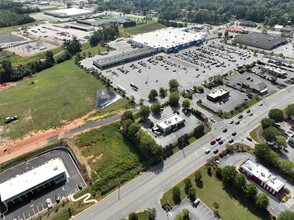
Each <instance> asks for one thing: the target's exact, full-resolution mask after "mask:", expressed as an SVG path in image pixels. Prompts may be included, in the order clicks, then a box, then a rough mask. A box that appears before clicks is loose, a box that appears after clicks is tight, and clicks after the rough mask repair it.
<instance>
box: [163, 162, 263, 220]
mask: <svg viewBox="0 0 294 220" xmlns="http://www.w3.org/2000/svg"><path fill="white" fill-rule="evenodd" d="M200 171H201V173H202V181H203V187H202V188H199V187H196V186H195V181H194V173H193V174H192V175H190V176H189V177H188V178H190V179H191V182H192V184H193V186H194V187H196V195H197V197H199V198H200V200H201V201H202V202H204V203H205V204H206V205H207V206H208V207H209V208H210V209H211V210H213V205H212V204H213V203H214V202H216V203H218V204H219V209H218V211H219V214H220V217H221V219H225V220H236V219H238V220H258V219H268V218H267V217H265V216H256V215H255V214H254V213H252V212H251V211H250V210H249V209H248V208H247V207H244V206H243V205H242V204H241V203H240V202H239V201H238V200H237V199H235V198H234V196H232V195H229V194H228V193H227V192H226V191H225V190H224V189H223V185H222V182H221V181H219V180H218V179H217V178H216V177H215V175H214V174H213V175H212V176H209V175H208V174H207V171H206V169H205V167H202V168H200ZM177 186H178V187H179V188H180V189H181V198H182V199H184V197H185V192H184V180H183V181H181V182H180V183H178V184H177ZM165 203H169V204H170V205H171V206H174V205H175V204H174V202H173V199H172V188H171V189H170V190H169V191H167V192H166V193H165V194H164V195H163V198H162V199H161V204H165Z"/></svg>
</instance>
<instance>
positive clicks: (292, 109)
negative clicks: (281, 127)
mask: <svg viewBox="0 0 294 220" xmlns="http://www.w3.org/2000/svg"><path fill="white" fill-rule="evenodd" d="M285 113H286V117H287V118H288V119H293V118H294V103H292V104H291V105H288V106H287V108H286V111H285Z"/></svg>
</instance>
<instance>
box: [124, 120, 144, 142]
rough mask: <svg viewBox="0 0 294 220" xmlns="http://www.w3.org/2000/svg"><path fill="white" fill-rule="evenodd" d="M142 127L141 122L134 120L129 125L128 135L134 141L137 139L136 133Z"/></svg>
mask: <svg viewBox="0 0 294 220" xmlns="http://www.w3.org/2000/svg"><path fill="white" fill-rule="evenodd" d="M140 129H141V126H140V124H138V123H136V122H134V123H132V124H131V125H130V126H129V127H128V131H127V137H128V138H130V139H131V140H132V141H136V134H137V132H138V131H139V130H140Z"/></svg>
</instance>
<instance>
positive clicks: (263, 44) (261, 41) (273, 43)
mask: <svg viewBox="0 0 294 220" xmlns="http://www.w3.org/2000/svg"><path fill="white" fill-rule="evenodd" d="M234 41H235V42H236V43H238V44H243V45H247V46H251V47H256V48H260V49H264V50H272V49H274V48H276V47H279V46H280V45H283V44H285V43H287V39H286V38H284V37H280V36H276V35H270V34H262V33H257V32H252V33H249V34H244V35H241V36H239V37H236V38H235V40H234Z"/></svg>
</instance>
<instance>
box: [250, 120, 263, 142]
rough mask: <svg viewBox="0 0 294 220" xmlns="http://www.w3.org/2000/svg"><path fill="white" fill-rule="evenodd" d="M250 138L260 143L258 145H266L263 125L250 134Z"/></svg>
mask: <svg viewBox="0 0 294 220" xmlns="http://www.w3.org/2000/svg"><path fill="white" fill-rule="evenodd" d="M250 137H251V138H252V139H253V140H254V141H256V142H258V143H261V144H262V143H264V140H263V137H262V127H261V125H259V126H258V127H256V128H255V129H254V130H252V131H251V132H250Z"/></svg>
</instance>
